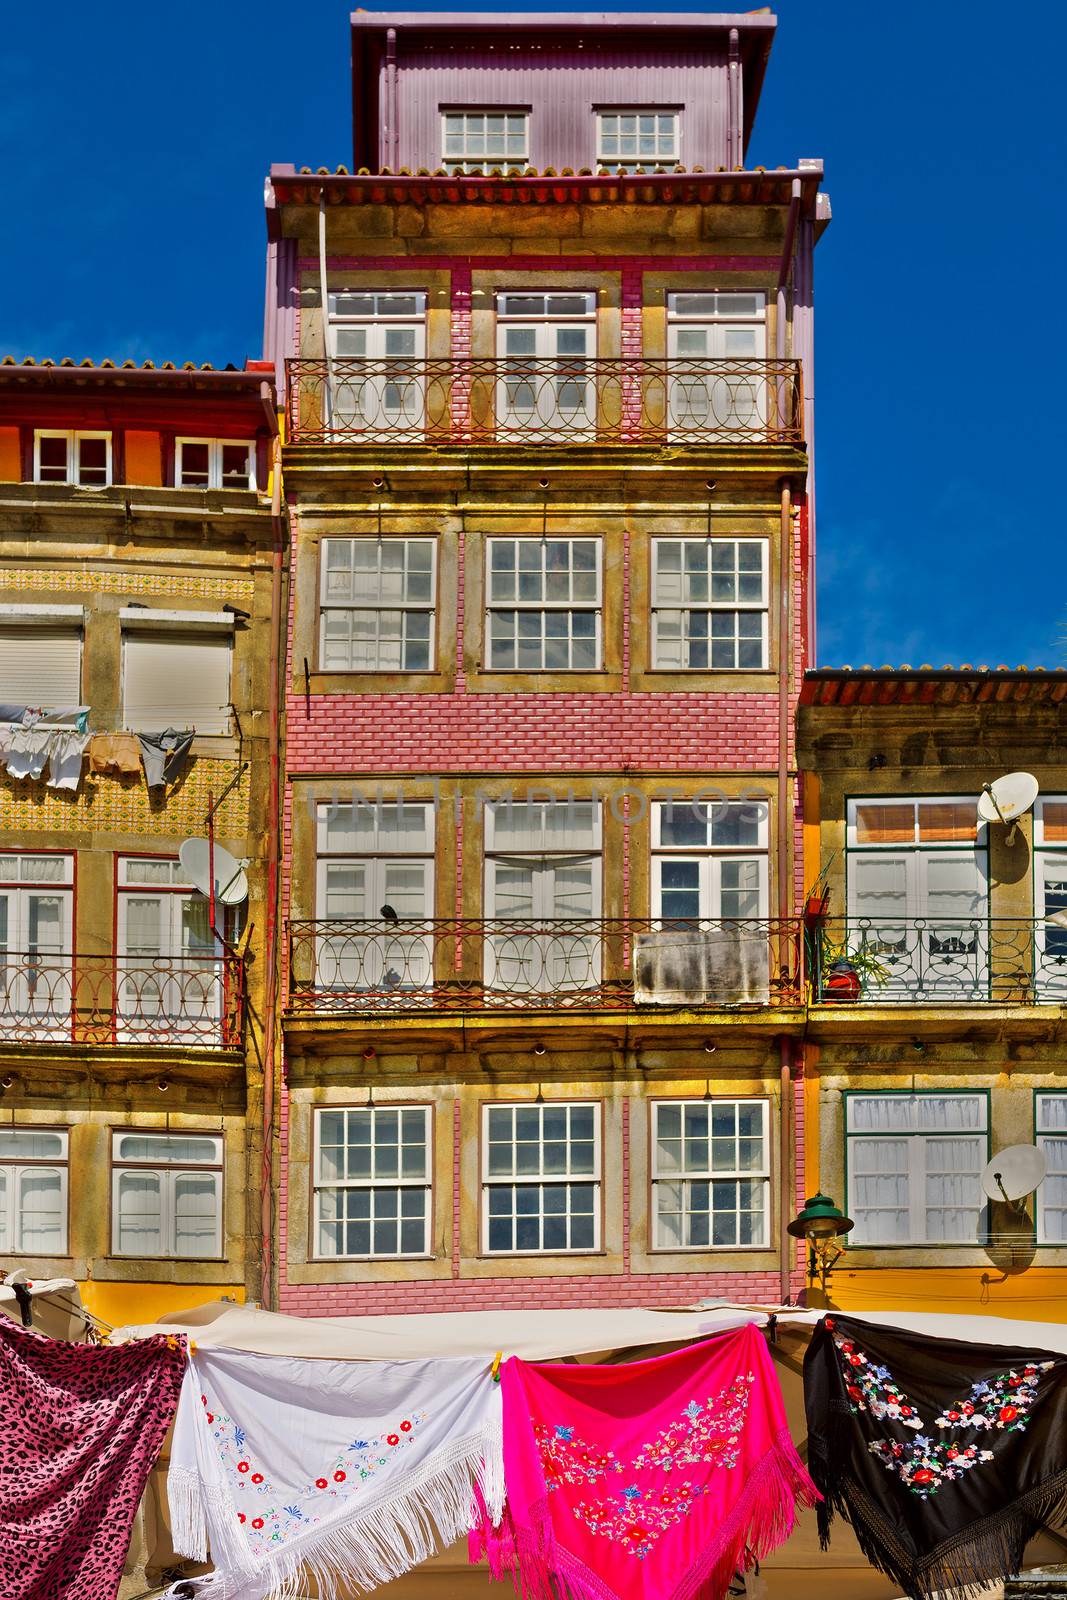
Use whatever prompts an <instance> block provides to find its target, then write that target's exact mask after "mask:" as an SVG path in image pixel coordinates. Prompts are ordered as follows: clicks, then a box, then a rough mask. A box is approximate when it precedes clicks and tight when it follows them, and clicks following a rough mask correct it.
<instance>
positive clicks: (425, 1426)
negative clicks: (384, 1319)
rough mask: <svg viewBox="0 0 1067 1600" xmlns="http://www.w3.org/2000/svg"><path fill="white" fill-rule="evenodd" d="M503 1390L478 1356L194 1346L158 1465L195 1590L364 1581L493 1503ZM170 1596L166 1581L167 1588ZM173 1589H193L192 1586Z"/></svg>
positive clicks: (280, 1592)
mask: <svg viewBox="0 0 1067 1600" xmlns="http://www.w3.org/2000/svg"><path fill="white" fill-rule="evenodd" d="M502 1449H503V1447H502V1428H501V1402H500V1385H499V1384H497V1383H494V1382H493V1380H492V1373H491V1369H490V1367H489V1365H488V1363H487V1362H485V1361H482V1360H461V1361H390V1362H356V1361H301V1360H297V1359H295V1358H292V1357H289V1356H261V1355H251V1354H249V1353H247V1352H245V1351H236V1350H203V1351H198V1352H197V1353H196V1355H195V1356H193V1357H192V1358H191V1359H190V1361H189V1365H188V1370H187V1372H186V1376H185V1383H184V1386H183V1389H182V1395H181V1400H180V1402H179V1406H178V1415H177V1418H176V1420H175V1425H174V1443H173V1446H172V1449H171V1457H170V1471H169V1476H168V1484H167V1489H168V1498H169V1500H170V1511H171V1524H172V1532H173V1538H174V1546H175V1549H176V1550H177V1551H178V1553H179V1554H181V1555H185V1556H190V1557H193V1558H195V1559H197V1560H200V1561H205V1560H207V1552H208V1545H209V1544H210V1551H211V1560H212V1562H213V1563H214V1567H215V1571H214V1572H213V1573H212V1574H209V1575H208V1576H206V1577H204V1578H194V1579H191V1580H190V1579H186V1580H184V1582H185V1583H186V1584H189V1583H191V1584H192V1585H193V1586H194V1589H195V1593H196V1595H197V1597H198V1600H290V1597H295V1596H299V1595H301V1594H303V1593H305V1592H306V1580H307V1579H308V1577H309V1576H310V1577H313V1579H314V1581H315V1584H316V1591H315V1592H317V1593H319V1594H329V1593H332V1592H333V1591H334V1588H335V1587H336V1588H340V1587H342V1586H346V1587H350V1588H352V1589H358V1590H369V1589H374V1588H376V1587H378V1585H379V1584H383V1583H386V1582H388V1581H389V1580H390V1579H391V1578H396V1577H399V1576H400V1575H401V1573H404V1572H407V1571H409V1570H410V1569H411V1568H412V1567H413V1566H416V1565H417V1564H418V1563H419V1562H420V1561H425V1560H427V1559H428V1557H430V1556H431V1555H433V1554H434V1552H435V1551H436V1550H438V1549H442V1548H444V1546H446V1545H448V1544H450V1543H451V1542H452V1541H453V1540H454V1539H457V1538H459V1537H460V1535H462V1534H464V1533H466V1532H467V1531H468V1529H469V1528H470V1527H471V1526H472V1525H473V1523H474V1522H475V1520H476V1514H475V1510H474V1488H475V1486H477V1488H478V1490H479V1491H480V1492H481V1495H482V1497H483V1499H484V1500H485V1502H486V1504H487V1506H488V1507H489V1508H490V1510H491V1511H492V1510H493V1509H494V1508H496V1509H495V1512H494V1516H495V1518H496V1519H498V1518H499V1516H500V1514H501V1512H502V1510H503V1497H504V1468H503V1454H502ZM173 1592H175V1591H172V1593H173ZM178 1592H182V1593H186V1594H187V1593H189V1590H188V1589H187V1588H183V1589H181V1590H180V1591H178Z"/></svg>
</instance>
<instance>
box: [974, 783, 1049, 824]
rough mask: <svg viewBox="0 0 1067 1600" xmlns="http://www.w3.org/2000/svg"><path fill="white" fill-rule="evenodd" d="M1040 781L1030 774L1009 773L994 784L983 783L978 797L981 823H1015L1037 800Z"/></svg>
mask: <svg viewBox="0 0 1067 1600" xmlns="http://www.w3.org/2000/svg"><path fill="white" fill-rule="evenodd" d="M1038 787H1039V785H1038V781H1037V779H1036V778H1035V777H1034V776H1033V774H1032V773H1029V772H1009V773H1007V774H1006V775H1005V776H1004V777H1003V778H997V779H996V781H995V782H994V783H983V785H982V793H981V794H980V795H979V796H978V819H979V821H980V822H1003V823H1004V824H1005V826H1007V825H1008V824H1009V823H1012V822H1015V821H1017V820H1018V818H1019V817H1021V816H1022V815H1023V814H1024V813H1025V812H1027V811H1029V809H1030V807H1031V806H1032V805H1033V803H1034V801H1035V800H1036V799H1037V792H1038Z"/></svg>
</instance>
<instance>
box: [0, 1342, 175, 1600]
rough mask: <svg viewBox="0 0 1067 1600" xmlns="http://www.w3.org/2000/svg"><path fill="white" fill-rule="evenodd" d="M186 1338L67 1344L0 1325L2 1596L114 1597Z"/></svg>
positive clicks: (31, 1599) (41, 1599)
mask: <svg viewBox="0 0 1067 1600" xmlns="http://www.w3.org/2000/svg"><path fill="white" fill-rule="evenodd" d="M185 1367H186V1353H185V1341H184V1339H181V1338H177V1337H174V1336H172V1335H163V1334H161V1335H158V1336H156V1337H154V1338H150V1339H143V1340H136V1341H134V1342H133V1343H131V1344H128V1345H123V1346H121V1347H120V1348H117V1349H111V1348H109V1347H107V1346H102V1345H89V1344H66V1343H63V1342H61V1341H59V1340H55V1339H48V1338H46V1337H45V1336H44V1334H41V1333H36V1332H34V1331H33V1330H32V1329H28V1328H22V1327H20V1326H18V1325H17V1324H16V1323H15V1322H12V1321H9V1320H8V1319H7V1318H6V1317H0V1395H2V1396H3V1403H2V1404H0V1595H3V1596H4V1597H7V1596H12V1597H14V1596H16V1595H17V1596H18V1597H19V1600H114V1597H115V1595H116V1594H117V1592H118V1586H119V1580H120V1579H121V1577H122V1568H123V1565H124V1563H125V1559H126V1552H127V1550H128V1548H129V1543H130V1535H131V1531H132V1528H133V1519H134V1515H135V1513H136V1511H137V1506H138V1503H139V1501H140V1499H141V1495H142V1494H143V1492H144V1488H145V1484H146V1483H147V1481H148V1474H149V1472H150V1471H151V1469H152V1467H153V1465H154V1463H155V1461H156V1458H157V1457H158V1455H159V1452H160V1449H161V1447H162V1444H163V1440H164V1437H165V1435H166V1432H167V1429H168V1428H169V1427H170V1424H171V1421H172V1419H173V1417H174V1413H175V1409H176V1407H177V1404H178V1396H179V1393H180V1390H181V1384H182V1378H183V1376H184V1373H185Z"/></svg>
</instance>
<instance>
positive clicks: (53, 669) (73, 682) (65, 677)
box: [0, 605, 85, 711]
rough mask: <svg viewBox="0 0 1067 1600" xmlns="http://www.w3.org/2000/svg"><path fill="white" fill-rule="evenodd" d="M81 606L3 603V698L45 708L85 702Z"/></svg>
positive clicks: (0, 632)
mask: <svg viewBox="0 0 1067 1600" xmlns="http://www.w3.org/2000/svg"><path fill="white" fill-rule="evenodd" d="M84 627H85V609H84V607H83V606H19V605H13V606H0V700H2V701H3V702H4V704H5V705H8V706H32V707H33V708H34V709H35V710H41V711H66V710H71V711H73V710H75V709H76V708H77V707H78V706H79V705H80V703H81V675H82V641H83V637H84Z"/></svg>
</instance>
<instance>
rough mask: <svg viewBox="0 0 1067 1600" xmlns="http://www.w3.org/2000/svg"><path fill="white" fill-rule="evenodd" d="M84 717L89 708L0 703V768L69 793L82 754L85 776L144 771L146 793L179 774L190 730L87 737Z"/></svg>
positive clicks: (193, 732) (186, 758) (193, 733)
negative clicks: (86, 761) (51, 708)
mask: <svg viewBox="0 0 1067 1600" xmlns="http://www.w3.org/2000/svg"><path fill="white" fill-rule="evenodd" d="M221 709H222V708H221V707H220V710H221ZM88 716H89V708H88V706H77V707H72V708H71V709H70V710H66V711H42V710H39V709H37V708H35V707H32V706H15V705H0V766H2V767H3V768H4V770H5V771H6V772H7V774H8V776H9V777H11V778H19V779H29V780H31V781H34V782H39V781H40V780H41V779H42V778H44V781H45V783H46V784H47V786H48V788H50V789H66V790H71V791H74V790H77V788H78V786H79V785H80V783H81V779H82V772H83V767H84V758H85V754H86V751H87V750H88V753H89V771H90V773H92V774H94V775H97V774H100V773H106V772H112V773H117V774H119V775H120V776H132V775H134V774H140V772H141V771H142V769H143V770H144V776H145V782H146V784H147V786H148V788H149V790H153V789H161V788H165V787H166V786H167V785H169V784H172V783H176V782H177V780H178V779H179V778H180V777H181V776H182V774H183V773H184V771H185V768H186V766H187V765H188V762H189V754H190V749H191V747H192V743H193V740H194V738H195V737H196V729H195V727H194V728H191V729H188V728H187V729H184V730H178V729H175V728H166V729H164V730H163V731H161V732H159V733H128V732H116V733H89V732H88ZM46 772H47V777H45V773H46Z"/></svg>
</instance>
